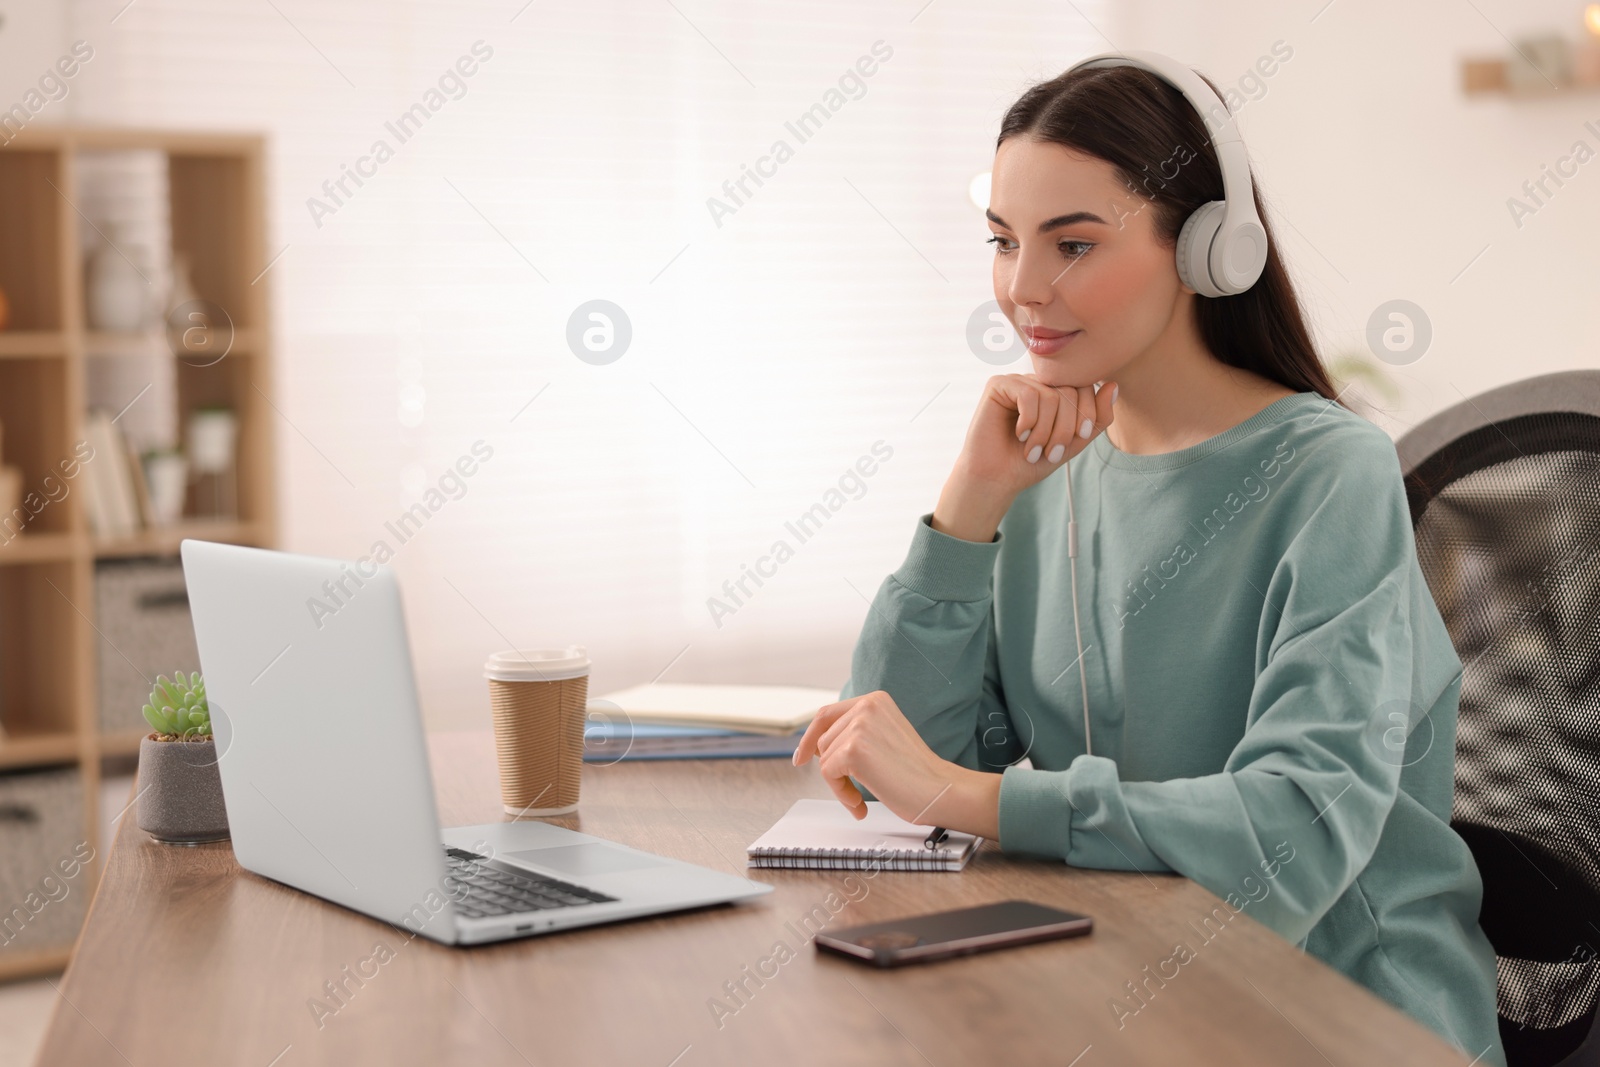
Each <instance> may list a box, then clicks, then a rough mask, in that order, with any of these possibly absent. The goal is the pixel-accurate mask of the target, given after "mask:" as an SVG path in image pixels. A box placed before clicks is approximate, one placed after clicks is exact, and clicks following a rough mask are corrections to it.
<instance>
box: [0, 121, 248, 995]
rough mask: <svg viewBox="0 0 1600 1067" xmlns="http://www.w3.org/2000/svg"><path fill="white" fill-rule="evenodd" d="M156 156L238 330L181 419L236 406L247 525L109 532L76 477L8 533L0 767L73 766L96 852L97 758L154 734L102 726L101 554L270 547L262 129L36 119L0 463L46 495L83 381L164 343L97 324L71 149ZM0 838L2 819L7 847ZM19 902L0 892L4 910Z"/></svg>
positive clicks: (55, 951) (189, 251) (5, 207)
mask: <svg viewBox="0 0 1600 1067" xmlns="http://www.w3.org/2000/svg"><path fill="white" fill-rule="evenodd" d="M150 149H154V150H157V151H161V152H165V153H166V156H167V162H168V175H169V183H170V196H169V206H170V215H171V227H172V242H173V247H174V249H175V250H176V251H178V252H181V253H183V254H184V255H185V256H186V257H187V259H188V262H189V264H190V266H191V275H190V278H191V281H192V283H193V285H194V288H195V290H196V292H197V294H198V295H199V296H200V297H202V298H203V299H205V300H208V301H213V302H215V303H216V304H218V305H220V306H222V307H223V308H225V309H226V310H227V312H228V315H229V317H230V318H231V319H232V320H233V324H234V327H235V333H234V339H233V344H232V346H231V347H230V348H229V350H228V353H227V355H226V357H225V358H222V359H220V360H218V361H217V362H215V363H212V364H211V365H209V366H203V367H202V366H197V365H194V363H193V362H192V361H188V362H186V361H178V366H177V368H176V380H177V397H178V401H177V402H178V413H179V426H180V427H182V426H183V425H184V424H185V422H186V419H185V417H184V416H185V415H186V413H187V412H188V411H191V410H193V409H194V408H196V407H200V406H207V405H218V404H221V405H224V406H227V407H231V408H232V409H233V410H234V411H235V412H236V413H237V415H238V418H239V439H238V477H237V482H238V486H237V488H238V494H237V496H238V511H239V514H238V517H237V519H230V520H216V519H199V518H196V519H186V520H185V521H184V522H182V523H180V524H179V525H176V526H172V527H164V528H157V529H146V530H143V531H141V532H139V533H137V534H135V535H133V536H131V537H127V538H118V539H105V538H98V537H93V536H91V535H90V532H89V529H88V524H87V520H86V517H85V510H84V506H83V499H82V493H81V492H80V491H79V487H76V486H72V485H71V483H68V486H69V488H68V492H67V493H66V495H65V496H61V497H60V498H59V499H53V500H51V502H50V503H49V504H48V505H47V506H46V507H44V508H43V509H42V510H41V511H39V512H38V514H37V515H35V516H33V517H32V519H31V521H30V522H29V523H28V525H27V527H26V529H25V531H24V532H23V533H21V534H20V535H17V536H14V537H11V538H10V539H9V540H7V539H6V538H5V535H4V534H3V533H0V725H3V726H4V727H5V735H6V736H5V739H4V740H0V774H12V773H15V772H17V771H21V770H29V769H37V768H46V767H76V768H77V769H78V770H79V772H80V780H81V783H82V787H83V793H82V804H83V811H82V834H83V837H82V839H81V840H85V841H87V842H88V843H89V844H90V846H91V847H93V848H94V850H95V854H96V856H99V855H100V854H101V853H102V847H103V843H102V842H101V841H100V840H99V831H98V824H99V782H100V764H101V760H102V758H107V757H114V756H126V755H131V754H134V753H137V751H138V744H139V738H140V737H141V736H142V735H143V731H140V730H121V731H116V732H104V733H103V732H102V731H101V730H100V728H99V725H98V724H99V715H98V709H97V707H96V702H97V700H98V688H97V680H96V677H95V670H96V659H97V657H96V651H97V649H96V643H97V642H99V641H100V640H101V637H100V636H99V635H98V633H97V629H96V625H95V621H94V616H95V591H94V582H95V563H96V562H97V561H98V560H102V559H120V558H131V557H140V556H173V555H176V553H177V551H178V543H179V542H180V541H181V540H182V539H183V538H185V537H196V538H202V539H205V540H213V541H229V542H234V543H239V544H251V545H261V546H268V545H271V544H273V543H274V540H275V537H276V524H277V516H276V511H275V500H274V487H275V477H274V470H273V462H274V458H273V448H272V431H273V422H272V420H273V418H274V415H273V412H272V409H271V406H270V404H269V402H268V400H267V398H268V397H270V396H272V373H271V372H272V362H271V334H270V318H269V315H268V297H267V290H268V284H269V277H270V276H268V277H261V276H259V275H260V272H261V269H262V267H263V266H265V265H266V263H267V262H268V260H269V259H270V254H269V253H268V251H267V249H266V245H265V195H264V185H263V183H264V168H263V142H262V140H261V139H260V138H259V137H254V136H241V135H231V134H229V135H209V134H200V133H166V132H160V131H151V130H128V129H90V128H77V127H52V128H45V127H38V126H30V127H29V128H27V129H26V130H24V131H22V133H21V134H19V135H18V136H16V137H14V138H13V139H12V140H11V141H9V142H8V143H7V144H6V145H5V146H4V147H3V148H0V288H3V289H4V290H5V294H6V296H7V298H8V299H9V301H10V305H11V322H10V325H9V328H8V329H6V330H4V331H0V421H3V423H4V433H5V437H4V445H3V447H4V457H5V462H6V463H8V464H12V465H14V466H18V467H20V468H21V469H22V472H23V476H24V492H28V491H34V492H41V487H42V485H43V483H44V478H45V476H46V475H47V474H50V473H51V472H52V470H53V468H55V466H56V465H57V464H58V463H59V462H60V461H62V460H65V459H68V458H70V457H71V456H72V455H73V447H74V445H75V444H76V443H78V442H80V441H82V440H83V439H84V421H85V416H86V412H85V410H84V407H85V397H86V395H87V394H86V387H87V383H88V382H89V381H90V380H91V376H92V375H93V374H94V373H95V366H96V364H97V362H100V361H103V360H105V359H107V358H116V357H120V356H124V355H127V356H134V355H139V354H148V353H150V352H152V351H164V350H165V341H164V338H163V337H162V336H161V335H143V334H138V335H120V334H104V333H96V332H92V331H90V330H89V329H88V326H87V323H86V319H85V314H84V306H85V297H84V284H85V264H84V262H83V258H84V257H83V255H82V252H81V248H82V243H81V234H80V229H81V228H82V227H83V226H84V225H85V224H84V221H83V218H82V216H81V215H80V213H79V209H78V199H79V197H78V190H77V189H76V187H75V183H74V167H73V165H72V163H73V159H74V157H75V154H77V153H82V152H105V151H118V150H150ZM163 358H167V357H163ZM170 358H172V359H174V360H177V357H176V356H171V357H170ZM3 518H4V517H3V516H0V520H3ZM154 669H156V668H152V670H154ZM167 669H170V668H167ZM6 832H7V829H6V827H5V826H4V825H0V850H4V849H6V847H7V846H6V843H5V836H4V835H5V834H6ZM74 844H77V842H69V843H67V846H66V847H67V848H68V849H70V848H71V847H72V845H74ZM98 870H99V864H98V862H97V863H96V864H94V865H93V867H92V868H91V870H90V871H88V872H87V873H85V874H84V875H80V877H81V878H83V879H84V881H83V882H81V883H78V884H77V885H76V886H75V888H74V891H75V892H81V893H83V894H85V896H86V897H87V895H89V894H92V893H93V890H94V881H95V879H96V878H97V877H98ZM46 873H49V872H48V871H47V870H44V869H41V870H40V872H39V874H40V875H41V876H42V875H44V874H46ZM17 903H20V902H19V901H10V900H0V915H3V914H4V913H5V912H7V911H9V910H10V909H11V908H12V907H13V906H14V905H16V904H17ZM71 951H72V942H71V940H70V939H67V940H63V941H62V942H61V943H60V944H50V945H43V946H40V945H31V946H27V947H17V946H12V945H10V944H7V943H5V942H4V939H0V980H6V979H10V978H17V977H22V976H25V975H32V974H41V973H48V972H50V971H54V970H59V969H61V968H62V967H64V966H65V965H66V963H67V960H68V958H69V957H70V955H71Z"/></svg>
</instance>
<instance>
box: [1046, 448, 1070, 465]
mask: <svg viewBox="0 0 1600 1067" xmlns="http://www.w3.org/2000/svg"><path fill="white" fill-rule="evenodd" d="M1066 450H1067V446H1066V445H1056V447H1054V448H1052V449H1051V450H1050V462H1051V463H1060V462H1061V453H1063V452H1065V451H1066Z"/></svg>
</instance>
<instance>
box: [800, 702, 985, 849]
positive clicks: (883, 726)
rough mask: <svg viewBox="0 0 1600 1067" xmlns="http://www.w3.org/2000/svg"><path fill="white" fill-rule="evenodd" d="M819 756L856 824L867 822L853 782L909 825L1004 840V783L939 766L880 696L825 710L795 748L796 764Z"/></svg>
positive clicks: (962, 769) (894, 706) (895, 709)
mask: <svg viewBox="0 0 1600 1067" xmlns="http://www.w3.org/2000/svg"><path fill="white" fill-rule="evenodd" d="M813 756H815V757H817V762H818V765H819V767H820V768H821V770H822V778H823V780H824V781H825V782H827V783H828V788H830V789H832V790H833V795H834V796H836V797H838V798H839V802H840V803H841V804H843V805H844V806H845V807H846V808H848V809H849V810H850V812H851V814H853V815H854V816H855V817H856V818H857V819H863V818H866V815H867V808H866V801H865V800H864V799H863V798H862V796H861V793H860V791H859V790H857V789H856V787H855V785H854V784H853V783H852V782H851V781H850V779H851V778H854V779H855V780H856V781H858V782H860V783H861V784H862V785H863V786H865V787H866V788H867V790H868V791H870V792H871V793H872V795H873V796H874V797H876V798H877V799H878V800H880V801H882V802H883V804H884V806H885V807H887V808H888V809H889V810H890V811H892V812H894V813H895V814H896V815H898V816H900V817H901V818H902V819H905V820H906V821H908V822H913V823H917V824H918V825H922V826H943V827H944V828H946V829H948V830H960V831H962V832H964V833H971V834H977V835H979V836H981V837H987V838H990V839H996V838H998V836H999V832H1000V831H999V807H1000V776H999V775H998V774H985V773H983V772H981V771H974V770H969V769H967V768H966V767H962V766H959V765H958V764H955V763H951V762H950V761H948V760H943V759H940V758H939V757H938V756H937V755H936V754H935V753H934V751H933V750H932V749H930V748H929V747H928V745H927V743H926V742H924V741H923V740H922V737H921V735H919V734H918V733H917V730H916V727H914V726H912V725H911V723H910V722H909V721H907V719H906V717H905V715H904V714H903V713H902V712H901V711H900V708H899V705H897V704H896V703H895V702H894V698H893V697H891V696H890V695H889V694H888V693H885V692H884V691H883V690H881V689H879V690H876V691H874V692H871V693H866V694H863V695H862V696H858V697H852V698H851V699H849V700H841V701H839V702H838V703H837V704H828V705H826V706H825V707H823V708H822V709H820V710H819V711H818V712H817V716H816V718H814V719H812V720H811V725H810V726H809V727H807V729H806V732H805V734H804V736H802V737H801V738H800V744H799V745H798V746H797V747H796V748H795V751H794V762H795V765H796V766H801V765H803V764H805V763H806V762H807V761H809V760H810V759H811V758H812V757H813Z"/></svg>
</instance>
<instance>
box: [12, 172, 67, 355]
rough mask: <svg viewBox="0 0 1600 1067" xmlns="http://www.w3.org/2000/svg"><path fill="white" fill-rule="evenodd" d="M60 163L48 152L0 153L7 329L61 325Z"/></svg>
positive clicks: (62, 188)
mask: <svg viewBox="0 0 1600 1067" xmlns="http://www.w3.org/2000/svg"><path fill="white" fill-rule="evenodd" d="M61 160H62V156H61V153H60V152H58V151H54V150H51V149H37V150H34V149H11V148H8V149H6V150H5V151H0V289H4V290H5V293H6V299H7V301H8V302H9V303H10V305H11V321H10V324H9V328H11V329H15V330H23V331H35V330H39V331H51V330H59V329H60V328H61V326H62V323H63V321H64V320H63V317H62V303H63V301H62V270H61V263H62V255H63V243H64V242H63V227H62V216H63V212H64V211H65V210H67V207H66V203H65V201H64V200H63V199H62V196H63V194H65V193H66V192H67V188H66V185H65V184H64V183H65V182H66V178H65V177H64V174H63V167H62V165H61ZM52 183H53V184H54V185H55V188H51V185H52ZM58 189H59V190H60V192H58V191H57V190H58Z"/></svg>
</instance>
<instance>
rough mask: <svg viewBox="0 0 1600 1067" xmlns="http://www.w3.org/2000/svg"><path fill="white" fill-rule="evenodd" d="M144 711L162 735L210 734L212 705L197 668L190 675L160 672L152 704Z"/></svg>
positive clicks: (178, 672) (151, 691)
mask: <svg viewBox="0 0 1600 1067" xmlns="http://www.w3.org/2000/svg"><path fill="white" fill-rule="evenodd" d="M143 710H144V717H145V720H146V721H147V722H149V723H150V725H151V726H153V727H155V728H156V730H158V731H159V732H161V733H163V734H175V735H177V736H179V737H193V736H209V735H210V733H211V707H210V705H209V704H207V703H206V691H205V683H204V681H203V680H202V679H201V677H200V674H199V672H198V671H192V672H190V673H189V674H187V675H186V674H184V672H182V671H175V672H173V677H172V678H171V679H168V678H167V676H166V675H164V674H160V675H157V676H156V682H155V686H154V687H153V688H152V689H151V690H150V703H148V704H146V705H145V706H144V709H143Z"/></svg>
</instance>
